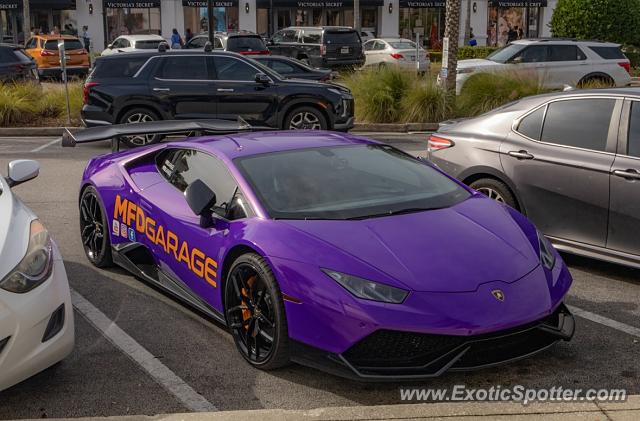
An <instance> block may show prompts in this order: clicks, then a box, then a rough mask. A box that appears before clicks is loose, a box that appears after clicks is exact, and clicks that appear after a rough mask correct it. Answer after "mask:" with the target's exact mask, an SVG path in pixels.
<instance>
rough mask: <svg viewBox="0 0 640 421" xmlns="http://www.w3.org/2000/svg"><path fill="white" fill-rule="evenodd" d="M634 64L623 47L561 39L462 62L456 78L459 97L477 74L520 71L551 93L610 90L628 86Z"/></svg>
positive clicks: (519, 44)
mask: <svg viewBox="0 0 640 421" xmlns="http://www.w3.org/2000/svg"><path fill="white" fill-rule="evenodd" d="M630 66H631V63H630V62H629V59H627V57H625V55H624V54H623V53H622V51H621V50H620V44H613V43H606V42H600V41H576V40H566V39H561V38H556V39H554V38H549V39H525V40H518V41H514V42H512V43H511V44H509V45H507V46H506V47H504V48H501V49H499V50H497V51H495V52H493V53H492V54H491V55H489V56H488V57H487V58H486V59H471V60H460V61H459V62H458V73H457V75H456V85H457V86H456V88H457V90H458V93H460V89H461V88H462V85H464V82H465V81H466V80H467V79H468V78H469V76H471V75H472V74H474V73H478V72H493V71H504V70H510V71H517V72H523V73H525V74H532V75H535V76H536V77H537V78H538V79H539V80H540V83H541V84H542V85H543V86H544V87H546V88H549V89H561V88H563V87H564V86H566V85H570V86H581V85H588V84H589V83H591V82H599V83H605V84H606V85H609V86H617V87H620V86H627V85H629V84H630V83H631V76H630V75H629V70H630Z"/></svg>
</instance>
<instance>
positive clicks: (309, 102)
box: [278, 98, 334, 130]
mask: <svg viewBox="0 0 640 421" xmlns="http://www.w3.org/2000/svg"><path fill="white" fill-rule="evenodd" d="M321 101H322V100H321V99H318V98H300V99H297V100H293V101H291V102H290V103H288V104H287V105H286V106H285V108H284V109H283V110H282V113H281V114H280V118H279V119H278V127H282V124H283V123H284V121H285V119H286V118H287V117H288V116H289V114H290V113H291V112H292V111H293V110H295V109H296V108H299V107H311V108H314V109H316V110H318V111H319V112H320V113H321V114H322V115H323V116H324V118H325V119H326V120H327V126H328V127H327V129H328V130H332V129H333V123H334V122H333V119H332V118H331V116H330V115H329V113H328V112H327V109H326V108H325V107H323V106H321V105H319V102H321Z"/></svg>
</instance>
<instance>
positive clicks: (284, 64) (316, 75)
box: [252, 56, 333, 82]
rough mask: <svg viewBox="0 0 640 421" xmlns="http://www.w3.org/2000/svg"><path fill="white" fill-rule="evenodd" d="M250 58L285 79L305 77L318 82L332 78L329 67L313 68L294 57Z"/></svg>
mask: <svg viewBox="0 0 640 421" xmlns="http://www.w3.org/2000/svg"><path fill="white" fill-rule="evenodd" d="M252 58H253V59H254V60H257V61H258V62H259V63H262V64H263V65H265V66H267V67H268V68H270V69H271V70H273V71H274V72H277V73H279V74H280V75H281V76H283V77H285V78H287V79H307V80H317V81H320V82H326V81H329V80H331V79H333V71H331V70H330V69H313V68H311V67H310V66H308V65H306V64H304V63H303V62H301V61H300V60H296V59H295V58H290V57H283V56H255V57H252Z"/></svg>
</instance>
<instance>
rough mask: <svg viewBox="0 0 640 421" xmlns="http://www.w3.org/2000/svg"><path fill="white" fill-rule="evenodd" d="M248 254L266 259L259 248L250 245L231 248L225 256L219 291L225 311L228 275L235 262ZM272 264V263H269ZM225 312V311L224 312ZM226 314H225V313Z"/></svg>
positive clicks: (237, 245) (238, 245) (219, 280)
mask: <svg viewBox="0 0 640 421" xmlns="http://www.w3.org/2000/svg"><path fill="white" fill-rule="evenodd" d="M247 253H255V254H258V255H260V256H263V257H264V254H263V253H261V252H260V251H259V250H258V248H257V247H254V246H253V245H248V244H236V245H235V246H233V247H231V248H230V249H229V250H228V251H227V253H226V254H225V256H224V259H223V260H222V266H221V269H220V278H219V279H218V283H219V286H218V287H219V290H220V294H221V298H222V308H223V309H225V308H226V307H225V306H226V303H225V294H224V289H225V286H226V285H225V284H226V283H227V275H229V270H230V269H231V267H232V266H233V262H235V261H236V260H237V259H238V258H239V257H240V256H242V255H245V254H247ZM269 264H270V263H269ZM223 311H224V310H223ZM223 314H224V313H223Z"/></svg>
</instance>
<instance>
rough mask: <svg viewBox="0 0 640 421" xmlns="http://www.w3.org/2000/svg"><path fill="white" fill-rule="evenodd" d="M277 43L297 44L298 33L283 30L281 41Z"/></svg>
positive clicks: (292, 30) (291, 30)
mask: <svg viewBox="0 0 640 421" xmlns="http://www.w3.org/2000/svg"><path fill="white" fill-rule="evenodd" d="M279 42H298V31H296V30H295V29H285V30H284V31H282V41H279Z"/></svg>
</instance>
